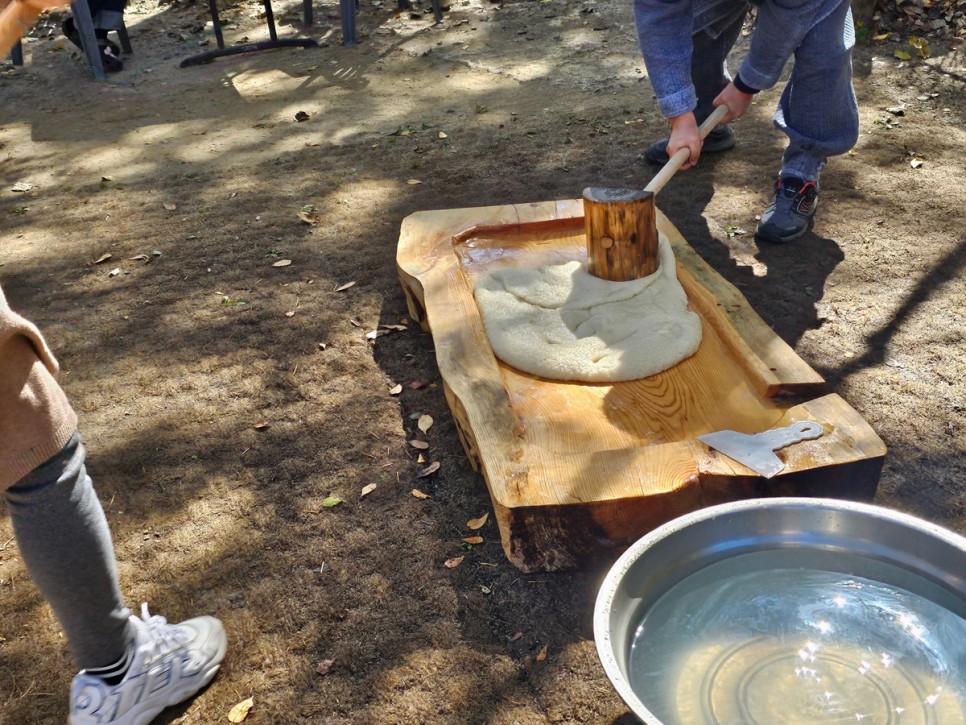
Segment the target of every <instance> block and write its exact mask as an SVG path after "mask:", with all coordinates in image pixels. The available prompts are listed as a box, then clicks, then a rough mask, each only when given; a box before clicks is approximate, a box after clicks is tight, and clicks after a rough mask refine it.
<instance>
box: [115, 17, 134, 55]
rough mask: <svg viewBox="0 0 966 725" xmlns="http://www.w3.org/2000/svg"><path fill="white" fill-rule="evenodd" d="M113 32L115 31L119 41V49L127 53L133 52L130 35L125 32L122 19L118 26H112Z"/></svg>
mask: <svg viewBox="0 0 966 725" xmlns="http://www.w3.org/2000/svg"><path fill="white" fill-rule="evenodd" d="M114 32H116V33H117V38H118V40H120V41H121V50H123V51H124V52H125V53H127V54H128V55H131V54H132V53H134V49H133V48H132V47H131V37H130V36H129V35H128V34H127V26H126V25H125V24H124V21H123V20H122V21H121V24H120V26H118V27H117V28H114Z"/></svg>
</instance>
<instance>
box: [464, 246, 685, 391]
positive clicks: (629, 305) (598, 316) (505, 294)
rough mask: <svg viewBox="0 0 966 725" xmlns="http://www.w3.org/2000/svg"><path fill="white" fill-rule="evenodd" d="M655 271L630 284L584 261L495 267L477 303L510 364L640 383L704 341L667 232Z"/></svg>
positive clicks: (479, 287)
mask: <svg viewBox="0 0 966 725" xmlns="http://www.w3.org/2000/svg"><path fill="white" fill-rule="evenodd" d="M658 255H659V266H658V270H657V271H656V272H654V274H651V275H648V276H647V277H643V278H641V279H635V280H631V281H629V282H611V281H610V280H605V279H600V278H599V277H594V276H593V275H592V274H590V272H588V271H587V267H586V265H584V264H581V263H580V262H578V261H574V262H568V263H567V264H560V265H551V266H545V267H529V268H520V267H504V268H500V269H494V270H491V271H489V272H487V273H486V274H484V275H483V276H482V277H480V279H479V281H478V282H477V284H476V287H475V289H474V294H475V296H476V305H477V308H478V309H479V311H480V315H481V316H482V318H483V325H484V327H485V328H486V334H487V336H488V337H489V340H490V346H491V347H492V348H493V352H494V353H495V354H496V356H497V357H498V358H500V359H501V360H503V362H505V363H507V364H509V365H512V366H513V367H515V368H517V369H519V370H522V371H524V372H527V373H531V374H533V375H539V376H540V377H544V378H550V379H553V380H580V381H584V382H591V383H611V382H617V381H620V380H636V379H637V378H644V377H647V376H649V375H654V374H656V373H659V372H661V371H662V370H667V369H668V368H670V367H672V366H674V365H677V364H678V363H679V362H681V361H682V360H684V359H685V358H688V357H690V356H691V355H693V354H694V353H695V352H696V351H697V349H698V346H699V345H700V344H701V320H700V318H699V317H698V316H697V315H696V314H695V313H694V312H692V311H691V310H689V309H688V298H687V295H686V294H685V292H684V288H683V287H681V283H680V282H678V279H677V274H676V271H675V265H674V253H673V252H672V250H671V245H670V243H669V242H668V241H667V239H666V238H665V237H664V236H663V235H662V236H661V238H660V243H659V246H658Z"/></svg>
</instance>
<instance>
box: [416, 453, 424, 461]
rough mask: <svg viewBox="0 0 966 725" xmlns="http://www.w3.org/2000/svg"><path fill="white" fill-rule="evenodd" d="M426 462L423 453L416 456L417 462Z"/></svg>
mask: <svg viewBox="0 0 966 725" xmlns="http://www.w3.org/2000/svg"><path fill="white" fill-rule="evenodd" d="M425 462H426V456H424V455H423V454H422V453H420V454H419V455H418V456H416V463H425Z"/></svg>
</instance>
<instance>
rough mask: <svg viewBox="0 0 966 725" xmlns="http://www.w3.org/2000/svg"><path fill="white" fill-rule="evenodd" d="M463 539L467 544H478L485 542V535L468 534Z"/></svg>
mask: <svg viewBox="0 0 966 725" xmlns="http://www.w3.org/2000/svg"><path fill="white" fill-rule="evenodd" d="M463 541H464V542H465V543H467V544H472V545H473V546H477V545H478V544H482V543H483V537H482V536H467V537H466V538H465V539H463Z"/></svg>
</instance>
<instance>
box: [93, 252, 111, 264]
mask: <svg viewBox="0 0 966 725" xmlns="http://www.w3.org/2000/svg"><path fill="white" fill-rule="evenodd" d="M110 258H111V254H110V253H108V254H102V255H101V256H100V257H98V258H97V259H95V260H94V264H100V263H101V262H106V261H107V260H109V259H110Z"/></svg>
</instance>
